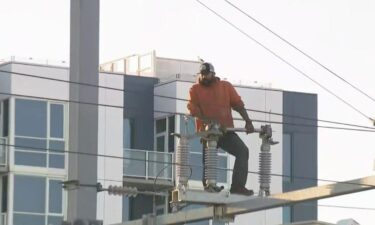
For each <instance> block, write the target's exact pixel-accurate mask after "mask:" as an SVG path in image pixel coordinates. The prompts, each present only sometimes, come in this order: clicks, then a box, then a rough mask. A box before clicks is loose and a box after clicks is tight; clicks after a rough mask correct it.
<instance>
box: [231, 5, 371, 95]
mask: <svg viewBox="0 0 375 225" xmlns="http://www.w3.org/2000/svg"><path fill="white" fill-rule="evenodd" d="M224 1H225V2H226V3H228V4H229V5H230V6H232V7H233V8H235V9H236V10H238V11H239V12H241V13H242V14H244V15H245V16H247V17H248V18H249V19H251V20H252V21H254V22H255V23H257V24H258V25H260V26H262V27H263V28H264V29H266V30H267V31H269V32H271V33H272V34H273V35H275V36H276V37H278V38H279V39H280V40H282V41H284V42H285V43H287V44H288V45H289V46H291V47H292V48H294V49H295V50H297V51H298V52H300V53H301V54H303V55H304V56H306V57H307V58H309V59H310V60H312V61H313V62H315V63H316V64H318V65H319V66H321V67H322V68H324V69H325V70H327V71H328V72H329V73H331V74H332V75H334V76H335V77H337V78H338V79H340V80H341V81H343V82H345V83H346V84H348V85H349V86H351V87H352V88H354V89H355V90H357V91H358V92H360V93H361V94H363V95H364V96H366V97H367V98H369V99H370V100H372V101H373V102H375V99H374V98H373V97H371V96H370V95H369V94H367V93H365V92H364V91H362V90H361V89H360V88H358V87H356V86H354V85H353V84H352V83H350V82H349V81H347V80H345V79H344V78H343V77H342V76H340V75H338V74H337V73H335V72H334V71H333V70H331V69H329V68H328V67H327V66H325V65H323V64H322V63H320V62H319V61H318V60H316V59H315V58H313V57H312V56H310V55H309V54H307V53H306V52H304V51H302V50H301V49H300V48H298V47H296V46H295V45H293V44H292V43H291V42H289V41H288V40H286V39H285V38H283V37H281V36H280V35H279V34H277V33H276V32H274V31H273V30H271V29H270V28H269V27H267V26H266V25H264V24H263V23H261V22H260V21H259V20H257V19H255V18H254V17H252V16H251V15H249V14H248V13H246V12H245V11H243V10H242V9H241V8H240V7H238V6H236V5H235V4H233V3H232V2H230V1H228V0H224Z"/></svg>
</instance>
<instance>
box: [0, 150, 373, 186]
mask: <svg viewBox="0 0 375 225" xmlns="http://www.w3.org/2000/svg"><path fill="white" fill-rule="evenodd" d="M0 146H8V147H14V148H19V149H20V150H21V151H28V150H22V149H26V148H27V149H31V150H45V151H50V152H52V153H69V154H77V155H84V156H92V157H106V158H111V159H121V160H133V161H139V162H148V163H156V164H164V165H179V166H188V167H191V168H204V167H205V166H203V165H194V164H189V165H185V164H182V163H176V162H165V161H158V160H148V159H139V158H132V157H124V156H122V157H121V156H115V155H108V154H98V153H89V152H78V151H72V150H60V149H51V148H41V147H30V146H25V145H14V144H5V143H2V144H0ZM206 168H207V166H206ZM214 169H218V170H225V171H232V172H233V169H231V168H222V167H214ZM247 172H248V174H256V175H260V174H261V173H260V172H259V171H251V170H248V171H247ZM269 175H270V176H274V177H282V178H283V177H285V178H293V179H295V180H311V181H321V182H331V183H342V184H352V185H360V186H367V187H375V185H370V184H360V183H353V182H346V181H337V180H332V179H321V178H313V177H305V176H289V175H284V174H278V173H270V174H269Z"/></svg>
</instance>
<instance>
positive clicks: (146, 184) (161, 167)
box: [123, 149, 174, 190]
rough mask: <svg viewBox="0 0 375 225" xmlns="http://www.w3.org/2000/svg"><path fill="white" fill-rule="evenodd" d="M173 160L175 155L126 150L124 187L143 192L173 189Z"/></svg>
mask: <svg viewBox="0 0 375 225" xmlns="http://www.w3.org/2000/svg"><path fill="white" fill-rule="evenodd" d="M173 159H174V155H173V153H166V152H155V151H145V150H136V149H124V171H123V174H124V185H128V186H135V187H137V188H139V189H143V190H152V189H154V188H156V187H157V188H158V189H160V188H163V189H164V188H165V189H170V188H172V187H173V181H174V174H173V173H174V167H173ZM154 184H155V185H154Z"/></svg>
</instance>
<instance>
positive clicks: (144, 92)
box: [124, 75, 158, 150]
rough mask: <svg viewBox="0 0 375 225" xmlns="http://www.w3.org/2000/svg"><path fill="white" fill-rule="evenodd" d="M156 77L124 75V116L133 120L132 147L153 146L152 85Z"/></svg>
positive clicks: (148, 148) (151, 147)
mask: <svg viewBox="0 0 375 225" xmlns="http://www.w3.org/2000/svg"><path fill="white" fill-rule="evenodd" d="M157 81H158V79H156V78H150V77H139V76H128V75H125V77H124V90H125V92H124V118H130V119H132V120H133V125H134V130H133V132H134V133H133V134H134V139H133V146H132V147H133V148H135V149H145V150H152V149H153V148H154V143H153V142H154V85H155V84H156V83H157Z"/></svg>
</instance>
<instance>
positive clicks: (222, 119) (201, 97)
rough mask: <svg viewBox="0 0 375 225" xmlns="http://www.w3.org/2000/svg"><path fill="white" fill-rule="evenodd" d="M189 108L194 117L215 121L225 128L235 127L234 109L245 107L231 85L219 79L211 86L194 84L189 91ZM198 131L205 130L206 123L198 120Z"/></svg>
mask: <svg viewBox="0 0 375 225" xmlns="http://www.w3.org/2000/svg"><path fill="white" fill-rule="evenodd" d="M189 94H190V98H189V101H188V105H187V108H188V109H189V111H190V114H191V115H192V116H197V115H202V116H205V117H208V118H210V119H214V120H216V121H217V122H219V123H220V125H222V126H225V127H233V117H232V109H234V110H238V109H241V108H243V107H244V103H243V101H242V100H241V97H240V96H239V95H238V94H237V92H236V90H235V89H234V87H233V86H232V84H231V83H229V82H227V81H221V80H220V79H219V78H217V79H216V80H215V81H214V82H213V83H212V84H211V85H210V86H204V85H202V84H199V83H198V84H194V85H193V86H192V87H191V88H190V91H189ZM196 127H197V131H203V130H204V123H203V121H202V120H200V119H196Z"/></svg>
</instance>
